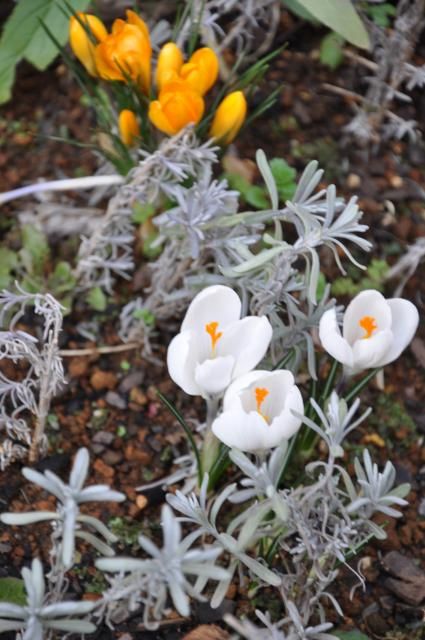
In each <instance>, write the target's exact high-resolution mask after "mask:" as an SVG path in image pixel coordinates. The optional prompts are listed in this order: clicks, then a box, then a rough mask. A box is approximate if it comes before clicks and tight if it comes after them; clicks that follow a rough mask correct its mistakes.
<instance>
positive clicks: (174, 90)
mask: <svg viewBox="0 0 425 640" xmlns="http://www.w3.org/2000/svg"><path fill="white" fill-rule="evenodd" d="M204 108H205V105H204V100H203V98H202V96H201V95H200V94H199V93H198V92H197V91H194V90H193V89H191V87H190V86H188V85H187V84H185V83H184V82H181V81H175V82H170V83H168V84H166V85H165V86H164V87H163V88H162V89H161V91H160V93H159V96H158V100H154V101H153V102H151V103H150V105H149V119H150V121H151V122H152V124H154V125H155V127H156V128H157V129H159V130H160V131H162V132H163V133H166V134H167V135H169V136H173V135H175V134H176V133H178V132H179V131H180V130H181V129H183V128H184V127H185V126H186V125H188V124H191V123H192V124H197V123H198V122H199V121H200V119H201V118H202V116H203V114H204Z"/></svg>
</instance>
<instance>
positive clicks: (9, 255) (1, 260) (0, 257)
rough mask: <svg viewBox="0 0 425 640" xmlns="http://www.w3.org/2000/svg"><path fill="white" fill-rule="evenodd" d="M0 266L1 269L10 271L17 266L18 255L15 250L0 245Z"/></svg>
mask: <svg viewBox="0 0 425 640" xmlns="http://www.w3.org/2000/svg"><path fill="white" fill-rule="evenodd" d="M0 266H1V268H2V269H7V271H12V270H13V269H16V267H17V266H18V256H17V255H16V252H15V251H11V250H10V249H7V248H6V247H0Z"/></svg>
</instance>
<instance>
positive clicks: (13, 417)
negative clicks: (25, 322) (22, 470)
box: [0, 284, 65, 469]
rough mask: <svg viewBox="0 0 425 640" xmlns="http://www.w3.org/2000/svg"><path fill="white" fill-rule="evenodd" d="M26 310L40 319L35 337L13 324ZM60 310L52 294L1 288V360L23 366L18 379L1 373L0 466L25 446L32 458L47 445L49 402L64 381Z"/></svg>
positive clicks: (20, 453) (24, 452) (19, 454)
mask: <svg viewBox="0 0 425 640" xmlns="http://www.w3.org/2000/svg"><path fill="white" fill-rule="evenodd" d="M28 309H32V310H33V312H34V314H35V316H36V317H37V316H40V317H41V318H42V321H43V327H42V329H41V335H40V338H36V337H34V336H32V335H30V334H29V333H27V332H25V331H22V330H20V329H17V328H16V327H17V323H18V321H19V319H20V318H21V317H22V316H23V315H24V314H25V312H26V311H27V310H28ZM62 311H63V307H61V305H60V304H59V303H58V302H57V300H55V298H54V297H53V296H52V295H50V294H40V293H34V294H33V293H27V292H26V291H24V290H23V289H22V288H21V287H20V286H19V285H18V284H17V285H16V292H15V293H14V292H10V291H6V290H4V291H2V292H1V293H0V326H3V327H8V328H7V330H5V331H0V360H4V361H7V360H8V361H10V362H12V363H13V364H14V365H21V364H23V365H26V366H27V370H26V372H25V373H24V374H23V377H22V379H21V380H12V379H10V378H8V377H7V376H6V374H5V373H3V372H0V426H1V427H2V429H3V430H4V432H5V436H6V437H5V439H4V440H3V443H2V445H1V448H0V467H1V468H2V469H4V468H5V467H6V466H7V465H8V464H10V462H12V461H13V460H15V459H17V458H23V457H25V456H26V455H27V454H28V449H29V458H30V460H31V461H34V460H35V459H36V458H37V456H38V453H39V451H44V450H45V449H46V445H47V442H46V437H45V434H44V430H45V426H46V420H47V416H48V412H49V407H50V403H51V400H52V398H53V397H54V395H55V394H56V393H57V391H58V389H59V388H60V387H61V385H63V384H64V383H65V378H64V373H63V366H62V360H61V358H60V356H59V333H60V331H61V329H62ZM24 416H25V417H24ZM32 422H34V430H33V432H32V430H31V426H32Z"/></svg>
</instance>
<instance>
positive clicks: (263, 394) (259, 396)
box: [255, 387, 270, 422]
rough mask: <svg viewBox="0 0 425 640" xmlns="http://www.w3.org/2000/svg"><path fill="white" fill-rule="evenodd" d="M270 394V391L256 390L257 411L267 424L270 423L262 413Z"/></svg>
mask: <svg viewBox="0 0 425 640" xmlns="http://www.w3.org/2000/svg"><path fill="white" fill-rule="evenodd" d="M269 393H270V391H269V390H268V389H262V388H261V387H256V388H255V402H256V403H257V411H258V413H259V414H260V416H261V417H262V418H264V420H265V421H266V422H268V419H267V417H266V416H265V415H264V413H263V412H262V411H261V405H262V404H263V402H264V400H265V399H266V398H267V396H268V395H269Z"/></svg>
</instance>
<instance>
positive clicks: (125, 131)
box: [118, 109, 140, 147]
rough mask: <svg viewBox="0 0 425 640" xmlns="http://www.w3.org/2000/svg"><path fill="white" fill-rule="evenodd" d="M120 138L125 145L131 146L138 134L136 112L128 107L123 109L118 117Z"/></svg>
mask: <svg viewBox="0 0 425 640" xmlns="http://www.w3.org/2000/svg"><path fill="white" fill-rule="evenodd" d="M118 128H119V132H120V138H121V140H122V141H123V143H124V144H125V145H127V147H131V146H132V145H133V144H134V142H135V141H136V139H137V138H138V137H139V136H140V127H139V123H138V121H137V117H136V114H135V113H134V112H133V111H131V110H130V109H123V110H122V111H121V112H120V114H119V117H118Z"/></svg>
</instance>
